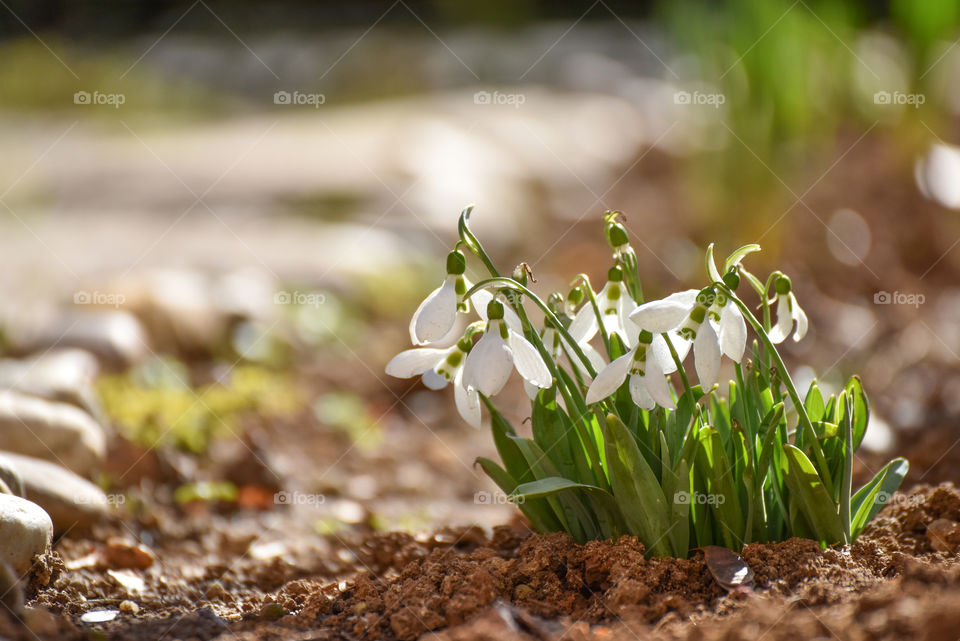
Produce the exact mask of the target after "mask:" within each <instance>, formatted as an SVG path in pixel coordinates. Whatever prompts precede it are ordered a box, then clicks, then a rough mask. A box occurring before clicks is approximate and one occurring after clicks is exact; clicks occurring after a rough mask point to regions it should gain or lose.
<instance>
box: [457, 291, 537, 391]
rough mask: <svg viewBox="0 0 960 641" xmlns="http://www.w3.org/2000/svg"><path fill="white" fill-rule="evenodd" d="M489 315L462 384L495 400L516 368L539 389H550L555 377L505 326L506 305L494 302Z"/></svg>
mask: <svg viewBox="0 0 960 641" xmlns="http://www.w3.org/2000/svg"><path fill="white" fill-rule="evenodd" d="M487 315H488V321H487V327H486V331H485V332H484V334H483V338H481V339H480V340H479V341H478V342H477V344H476V345H474V346H473V349H472V350H470V353H469V354H468V355H467V359H466V363H465V364H464V366H463V384H464V385H465V386H466V387H467V388H468V389H474V390H476V391H478V392H480V393H481V394H483V395H484V396H496V395H497V394H498V393H500V390H502V389H503V386H504V385H505V384H506V382H507V379H508V378H510V372H511V370H513V369H514V368H516V370H517V372H519V374H520V376H522V377H523V378H524V379H525V380H527V381H529V382H530V383H532V384H534V385H536V386H537V387H542V388H547V387H550V386H551V385H552V384H553V376H552V375H551V374H550V370H549V369H547V364H546V363H544V361H543V358H542V357H541V356H540V353H539V352H538V351H537V349H536V348H535V347H534V346H533V345H531V344H530V342H529V341H528V340H527V339H526V338H524V337H523V335H522V334H520V333H518V332H516V331H514V330H513V329H511V328H510V327H509V326H508V324H507V323H506V322H504V310H503V305H502V304H501V303H500V302H498V301H492V302H491V303H490V305H489V306H488V308H487Z"/></svg>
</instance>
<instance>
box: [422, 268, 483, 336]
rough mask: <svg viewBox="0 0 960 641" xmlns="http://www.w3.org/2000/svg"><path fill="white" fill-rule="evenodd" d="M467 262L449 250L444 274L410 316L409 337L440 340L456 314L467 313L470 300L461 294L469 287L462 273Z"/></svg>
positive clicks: (446, 332)
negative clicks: (441, 281)
mask: <svg viewBox="0 0 960 641" xmlns="http://www.w3.org/2000/svg"><path fill="white" fill-rule="evenodd" d="M466 267H467V263H466V259H465V258H464V256H463V254H462V253H460V252H459V251H456V250H454V251H452V252H450V254H449V255H448V256H447V277H446V278H445V279H444V280H443V283H442V284H441V285H440V287H438V288H436V289H435V290H433V291H432V292H430V294H429V295H428V296H427V297H426V298H425V299H423V302H422V303H420V306H419V307H418V308H417V311H416V312H414V313H413V318H412V319H410V340H411V341H412V342H413V344H414V345H426V344H428V343H436V342H437V341H440V340H443V339H444V338H445V337H446V336H447V335H448V334H449V333H450V331H451V330H452V329H453V327H454V324H455V323H456V322H457V313H458V312H461V313H468V312H469V311H470V301H469V300H465V299H464V298H463V295H464V294H466V293H467V290H469V289H470V287H471V286H472V285H471V284H470V281H468V280H467V279H466V277H465V276H464V275H463V273H464V271H465V270H466Z"/></svg>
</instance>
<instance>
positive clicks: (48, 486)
mask: <svg viewBox="0 0 960 641" xmlns="http://www.w3.org/2000/svg"><path fill="white" fill-rule="evenodd" d="M2 468H6V469H9V470H13V471H14V472H15V473H16V474H17V475H19V477H20V479H21V480H22V482H23V489H24V495H25V496H26V498H27V499H29V500H31V501H33V502H35V503H37V504H38V505H40V506H41V507H42V508H43V509H44V510H46V511H47V513H48V514H49V515H50V518H51V519H52V521H53V525H54V529H55V531H56V532H57V534H63V533H64V532H66V531H68V530H70V529H72V528H81V529H83V528H87V527H90V526H91V525H93V524H94V523H97V522H99V521H101V520H103V519H105V518H107V517H108V516H109V514H110V503H111V501H110V500H109V499H108V497H107V495H106V494H104V493H103V490H101V489H100V488H99V487H97V486H96V485H94V484H93V483H91V482H90V481H88V480H86V479H84V478H82V477H80V476H78V475H76V474H74V473H73V472H71V471H70V470H67V469H64V468H62V467H60V466H59V465H56V464H55V463H51V462H49V461H45V460H42V459H38V458H33V457H30V456H22V455H19V454H12V453H10V452H0V469H2ZM113 502H116V501H113Z"/></svg>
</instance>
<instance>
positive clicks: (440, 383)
mask: <svg viewBox="0 0 960 641" xmlns="http://www.w3.org/2000/svg"><path fill="white" fill-rule="evenodd" d="M420 380H421V381H422V382H423V384H424V385H426V386H427V388H428V389H432V390H438V389H443V388H444V387H446V386H447V382H448V381H447V379H446V378H444V377H443V376H441V375H440V374H437V372H436V370H432V369H428V370H427V371H425V372H424V373H423V376H422V377H421V378H420Z"/></svg>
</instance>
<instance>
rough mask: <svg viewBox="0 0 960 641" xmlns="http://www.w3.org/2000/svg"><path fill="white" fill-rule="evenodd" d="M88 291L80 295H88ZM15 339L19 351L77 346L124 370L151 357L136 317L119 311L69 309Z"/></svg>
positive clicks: (38, 350) (112, 366)
mask: <svg viewBox="0 0 960 641" xmlns="http://www.w3.org/2000/svg"><path fill="white" fill-rule="evenodd" d="M86 293H87V292H79V293H78V295H80V294H86ZM23 334H24V335H22V336H14V339H15V340H14V346H15V348H16V350H17V351H18V352H43V351H45V350H47V349H50V348H52V347H54V346H55V347H75V348H78V349H83V350H86V351H88V352H90V353H92V354H93V355H94V356H96V357H97V359H98V360H99V361H100V362H101V363H102V364H104V365H106V366H108V367H110V368H113V369H123V368H126V367H129V366H131V365H135V364H137V363H139V362H141V361H143V360H144V359H145V358H146V357H147V356H149V355H150V347H149V344H148V339H147V334H146V332H145V331H144V329H143V325H142V324H141V323H140V321H139V320H138V319H137V317H136V316H134V315H133V314H131V313H130V312H127V311H124V310H120V309H98V308H85V309H82V310H81V311H74V310H69V311H66V312H63V313H60V314H57V315H56V316H55V317H53V318H52V319H50V320H49V321H48V322H46V323H43V324H42V325H41V326H40V327H39V329H35V328H27V329H26V330H24V332H23Z"/></svg>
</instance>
